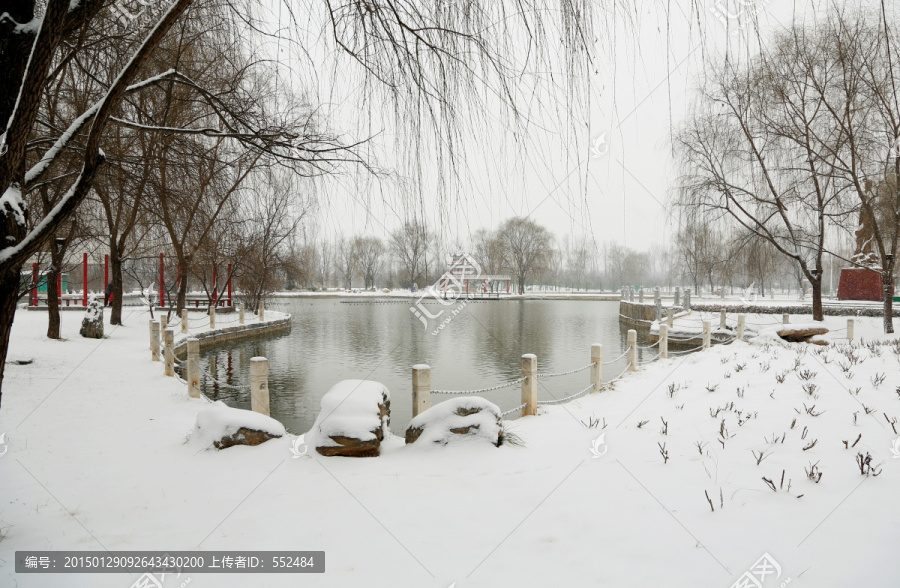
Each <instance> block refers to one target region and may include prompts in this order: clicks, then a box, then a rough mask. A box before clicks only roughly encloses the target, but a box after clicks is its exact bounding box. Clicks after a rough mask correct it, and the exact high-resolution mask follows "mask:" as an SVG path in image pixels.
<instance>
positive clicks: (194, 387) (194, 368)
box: [187, 337, 200, 398]
mask: <svg viewBox="0 0 900 588" xmlns="http://www.w3.org/2000/svg"><path fill="white" fill-rule="evenodd" d="M187 383H188V395H189V396H190V397H191V398H200V339H197V338H195V337H191V338H190V339H188V340H187Z"/></svg>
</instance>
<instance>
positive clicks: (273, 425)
mask: <svg viewBox="0 0 900 588" xmlns="http://www.w3.org/2000/svg"><path fill="white" fill-rule="evenodd" d="M241 429H244V432H243V433H242V432H241ZM255 431H258V432H259V433H261V434H262V435H256V436H253V435H248V434H247V433H248V432H255ZM286 432H287V431H285V429H284V425H282V424H281V423H279V422H278V421H276V420H275V419H273V418H272V417H268V416H266V415H264V414H260V413H258V412H253V411H250V410H242V409H240V408H231V407H230V406H228V405H227V404H225V403H224V402H222V401H221V400H219V401H217V402H214V403H212V404H210V405H208V406H205V407H203V408H202V409H200V412H198V413H197V422H196V424H195V425H194V431H193V433H192V434H191V441H192V442H193V443H196V444H198V445H202V446H204V447H216V448H217V449H224V448H225V447H230V446H231V445H237V444H244V445H256V444H258V443H254V442H253V441H254V440H255V439H254V438H251V437H255V438H262V437H264V438H263V439H262V440H261V441H260V442H262V441H265V440H268V439H270V438H272V437H281V436H283V435H284V434H285V433H286Z"/></svg>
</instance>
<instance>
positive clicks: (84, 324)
mask: <svg viewBox="0 0 900 588" xmlns="http://www.w3.org/2000/svg"><path fill="white" fill-rule="evenodd" d="M80 332H81V336H82V337H87V338H88V339H102V338H103V303H102V302H100V300H98V299H97V298H92V299H91V301H90V302H89V303H88V305H87V310H86V311H85V312H84V318H83V319H81V331H80Z"/></svg>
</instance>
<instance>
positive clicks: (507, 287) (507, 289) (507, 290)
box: [506, 280, 509, 294]
mask: <svg viewBox="0 0 900 588" xmlns="http://www.w3.org/2000/svg"><path fill="white" fill-rule="evenodd" d="M506 293H507V294H509V280H506Z"/></svg>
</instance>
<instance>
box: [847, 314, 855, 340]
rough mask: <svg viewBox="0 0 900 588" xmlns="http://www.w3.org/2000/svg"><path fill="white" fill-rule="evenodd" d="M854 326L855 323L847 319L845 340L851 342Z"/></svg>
mask: <svg viewBox="0 0 900 588" xmlns="http://www.w3.org/2000/svg"><path fill="white" fill-rule="evenodd" d="M854 326H855V321H854V320H853V319H847V338H848V339H850V340H851V341H852V340H853V327H854Z"/></svg>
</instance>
